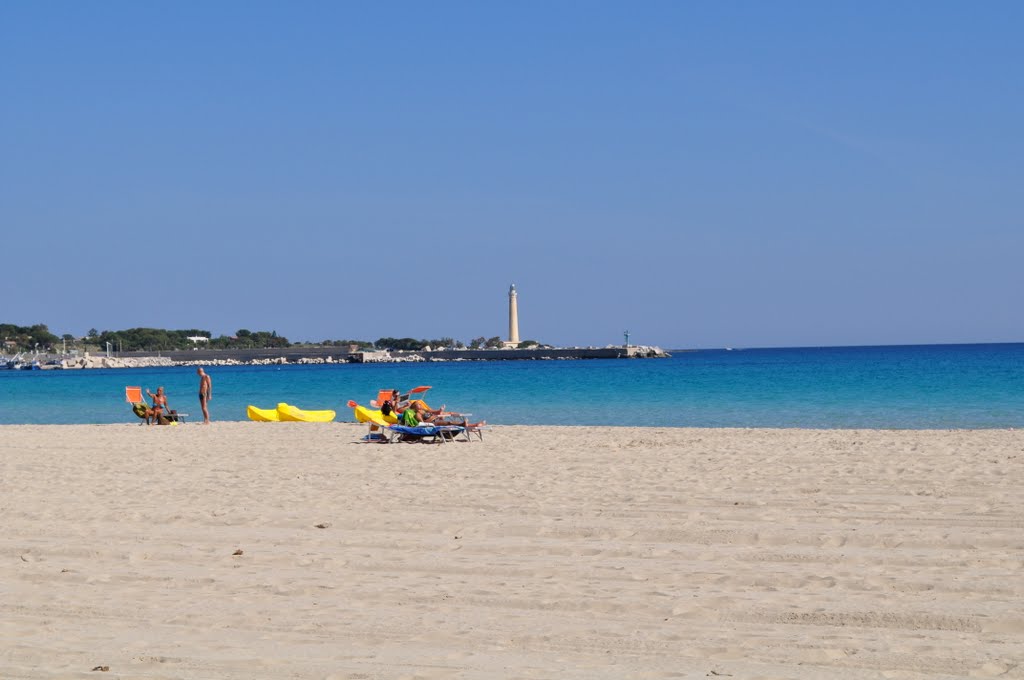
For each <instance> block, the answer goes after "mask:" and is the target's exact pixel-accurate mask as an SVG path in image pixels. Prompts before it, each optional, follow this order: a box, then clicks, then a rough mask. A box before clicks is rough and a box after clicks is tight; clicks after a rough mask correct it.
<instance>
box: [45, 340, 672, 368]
mask: <svg viewBox="0 0 1024 680" xmlns="http://www.w3.org/2000/svg"><path fill="white" fill-rule="evenodd" d="M669 356H671V355H670V354H668V353H667V352H665V351H664V350H662V349H661V348H659V347H652V346H644V345H630V346H629V347H552V348H540V347H538V348H531V349H441V350H431V351H349V350H348V348H341V347H288V348H277V349H234V350H214V349H195V350H175V351H168V352H118V353H115V354H113V355H112V356H106V355H103V354H99V355H91V356H89V355H86V356H82V357H72V358H63V359H62V358H59V357H54V359H55V360H54V361H52V362H50V363H49V364H48V365H44V366H43V368H49V369H53V368H57V369H60V368H63V369H90V368H151V367H156V366H236V365H269V364H342V363H409V362H424V361H556V360H575V359H651V358H666V357H669ZM48 358H51V357H44V360H45V359H48Z"/></svg>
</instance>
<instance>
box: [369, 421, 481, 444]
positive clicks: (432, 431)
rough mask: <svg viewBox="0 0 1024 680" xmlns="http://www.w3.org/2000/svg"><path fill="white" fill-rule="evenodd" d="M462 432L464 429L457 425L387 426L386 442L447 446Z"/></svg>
mask: <svg viewBox="0 0 1024 680" xmlns="http://www.w3.org/2000/svg"><path fill="white" fill-rule="evenodd" d="M464 431H465V428H464V427H461V426H459V425H423V426H419V427H409V426H406V425H389V426H388V432H389V435H388V442H389V443H391V444H394V443H395V442H412V441H421V442H429V443H432V444H447V443H448V442H451V441H455V437H457V436H458V435H460V434H462V433H463V432H464Z"/></svg>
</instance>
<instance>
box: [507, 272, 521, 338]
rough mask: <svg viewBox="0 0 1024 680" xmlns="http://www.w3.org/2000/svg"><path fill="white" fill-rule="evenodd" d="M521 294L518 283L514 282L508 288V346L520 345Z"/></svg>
mask: <svg viewBox="0 0 1024 680" xmlns="http://www.w3.org/2000/svg"><path fill="white" fill-rule="evenodd" d="M518 297H519V295H518V294H517V293H516V284H514V283H513V284H512V285H511V286H510V287H509V289H508V342H506V343H505V346H506V347H518V346H519V305H518V301H517V299H518Z"/></svg>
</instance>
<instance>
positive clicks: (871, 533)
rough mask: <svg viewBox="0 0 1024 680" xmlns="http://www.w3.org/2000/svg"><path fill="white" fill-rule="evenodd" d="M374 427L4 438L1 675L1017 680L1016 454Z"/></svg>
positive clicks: (818, 442) (986, 449) (1023, 621)
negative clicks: (406, 432)
mask: <svg viewBox="0 0 1024 680" xmlns="http://www.w3.org/2000/svg"><path fill="white" fill-rule="evenodd" d="M361 434H362V429H361V428H359V427H358V426H356V425H351V424H323V425H320V424H301V423H214V424H213V425H211V426H209V427H204V426H202V425H196V424H189V425H186V426H181V427H162V428H158V427H151V428H146V427H138V426H136V425H124V426H121V425H99V426H5V427H0V473H2V476H0V525H2V528H3V531H2V535H0V542H2V551H0V677H3V678H92V679H96V678H100V677H103V678H114V677H118V678H204V679H205V678H240V679H241V678H274V679H277V678H495V679H499V678H500V679H506V678H588V679H591V678H707V677H732V678H737V679H739V678H743V679H747V680H750V679H753V678H954V677H1003V678H1021V677H1024V514H1022V507H1024V472H1022V464H1024V432H1022V431H1005V430H1003V431H973V432H955V431H951V432H936V431H930V432H891V431H806V430H805V431H798V430H703V429H639V428H589V429H585V428H570V427H496V428H494V429H493V430H491V431H489V432H488V433H487V434H486V436H485V440H484V441H483V442H473V443H457V444H446V445H441V446H438V445H434V446H430V445H422V444H395V445H387V446H382V445H363V444H358V443H355V440H356V439H357V438H358V436H359V435H361ZM100 667H105V668H108V669H109V670H107V671H105V672H104V671H102V670H96V671H94V670H92V669H94V668H100Z"/></svg>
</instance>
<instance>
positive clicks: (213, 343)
mask: <svg viewBox="0 0 1024 680" xmlns="http://www.w3.org/2000/svg"><path fill="white" fill-rule="evenodd" d="M0 337H2V338H3V339H4V346H3V348H2V350H0V351H4V352H8V353H11V352H29V351H39V352H52V351H56V350H58V349H61V348H63V347H67V348H68V349H70V348H72V347H73V346H74V345H75V343H82V344H84V345H85V346H86V347H89V346H92V347H96V348H98V349H101V350H102V349H105V348H106V347H107V343H110V347H111V348H112V349H113V350H114V351H117V352H161V351H163V352H166V351H172V350H184V349H192V348H193V347H196V346H197V343H196V342H193V341H192V340H189V338H190V337H203V338H208V340H207V341H205V342H202V344H199V345H198V346H199V347H203V348H207V347H208V348H210V349H269V348H282V347H294V346H314V347H315V346H320V347H346V348H347V347H352V346H355V347H358V348H360V349H377V350H401V351H412V352H416V351H420V350H423V349H424V348H426V347H430V348H431V349H435V350H436V349H463V348H465V347H468V348H469V349H495V348H500V347H502V346H504V344H505V343H504V342H503V341H502V339H501V338H500V337H499V336H497V335H495V336H493V337H490V338H485V337H483V336H481V337H479V338H473V339H472V340H470V341H469V344H468V345H466V344H465V343H463V342H462V341H460V340H455V339H454V338H448V337H445V338H434V339H420V340H417V339H415V338H390V337H384V338H378V339H377V340H375V341H370V340H323V341H321V342H320V343H310V342H302V343H294V344H293V343H291V342H289V341H288V338H286V337H284V336H281V335H278V334H277V331H251V330H249V329H247V328H240V329H239V330H237V331H235V334H234V335H232V336H228V335H220V336H217V337H213V333H211V332H210V331H207V330H203V329H200V328H186V329H179V330H168V329H164V328H128V329H125V330H118V331H110V330H105V331H98V330H96V329H95V328H93V329H90V330H89V332H88V334H87V335H86V336H85V337H84V338H75V337H74V336H72V335H71V334H69V333H65V334H64V335H63V336H57V335H54V334H53V333H51V332H50V329H49V328H48V327H47V326H46V324H35V325H34V326H16V325H13V324H0ZM518 346H519V347H520V348H527V347H538V346H541V345H540V344H539V343H538V342H537V341H536V340H524V341H523V342H520V343H519V345H518Z"/></svg>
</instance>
